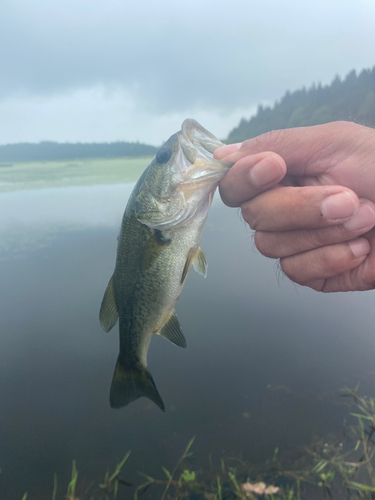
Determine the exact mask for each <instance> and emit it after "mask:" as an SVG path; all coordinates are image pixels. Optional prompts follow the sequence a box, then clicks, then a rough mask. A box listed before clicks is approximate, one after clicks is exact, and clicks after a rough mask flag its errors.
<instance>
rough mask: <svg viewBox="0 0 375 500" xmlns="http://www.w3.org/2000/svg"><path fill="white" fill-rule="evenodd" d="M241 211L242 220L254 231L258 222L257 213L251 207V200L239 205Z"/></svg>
mask: <svg viewBox="0 0 375 500" xmlns="http://www.w3.org/2000/svg"><path fill="white" fill-rule="evenodd" d="M241 213H242V217H243V218H244V220H245V221H246V222H247V223H248V224H249V226H250V227H251V229H253V230H254V231H256V230H257V229H258V227H259V224H260V217H259V213H257V211H256V210H254V209H253V204H252V203H251V201H248V202H246V203H243V204H242V205H241Z"/></svg>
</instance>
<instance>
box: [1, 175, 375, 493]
mask: <svg viewBox="0 0 375 500" xmlns="http://www.w3.org/2000/svg"><path fill="white" fill-rule="evenodd" d="M131 189H132V185H113V186H90V187H82V188H73V187H72V188H64V189H42V190H35V191H15V192H11V193H3V194H0V236H1V247H2V252H1V253H0V266H1V277H2V278H1V280H0V287H1V298H2V299H1V301H0V330H1V338H0V402H1V403H0V404H1V412H0V443H1V446H0V468H1V473H0V498H1V499H2V500H13V499H15V498H22V495H23V493H24V492H25V491H28V500H30V499H31V500H34V499H35V500H36V499H38V500H40V499H44V498H50V497H51V493H52V489H53V474H54V473H55V472H56V473H57V474H58V481H59V484H60V487H61V490H63V487H64V488H65V486H66V484H67V480H68V476H69V473H70V470H71V463H72V460H73V459H76V461H77V467H78V470H79V474H80V476H79V477H80V478H85V477H86V478H89V479H92V478H96V477H97V478H101V477H102V476H104V473H105V470H106V469H107V468H108V467H109V468H110V470H111V468H112V467H113V466H114V465H115V464H116V463H117V462H119V461H120V459H121V458H122V457H123V456H124V455H125V453H126V451H127V450H129V449H131V450H132V454H131V456H130V458H129V460H128V462H127V464H126V466H125V468H124V473H123V474H122V476H123V478H124V479H125V480H127V481H131V482H134V483H135V484H139V482H140V478H139V476H138V475H137V474H136V471H137V470H140V471H144V472H146V473H148V474H150V475H153V474H155V475H157V477H159V476H160V470H161V469H160V467H161V465H164V466H165V467H167V468H170V467H172V466H173V465H174V463H175V461H176V459H177V458H178V457H179V456H180V454H181V452H182V450H183V449H184V447H185V446H186V444H187V442H188V441H189V439H190V438H191V437H192V436H196V440H195V443H194V445H193V452H194V455H193V460H194V461H195V462H194V465H195V466H197V467H199V466H202V467H206V466H207V463H208V454H209V453H211V454H212V457H213V460H214V461H216V462H217V463H218V462H219V461H220V458H221V457H224V456H234V455H242V456H243V457H244V459H246V460H249V461H252V462H254V463H256V462H260V461H263V460H265V459H266V458H268V457H270V456H271V455H272V454H273V450H274V448H275V447H279V448H280V450H282V451H285V450H289V451H290V452H291V453H293V452H294V450H296V449H297V448H298V447H299V446H302V445H304V444H308V443H309V442H310V440H311V438H312V437H313V436H314V435H319V436H324V435H326V434H328V433H337V434H340V432H341V430H342V421H343V418H344V417H345V416H346V415H347V413H348V408H347V407H346V406H345V405H344V404H343V400H342V398H340V397H339V396H338V391H339V389H340V388H341V387H343V386H345V385H347V386H349V387H354V386H355V385H356V384H357V382H361V392H362V393H363V394H368V395H375V390H374V386H375V334H374V324H375V321H374V319H375V318H374V316H375V313H374V301H375V296H374V292H366V293H352V294H333V295H323V294H318V293H316V292H313V291H311V290H309V289H304V288H301V287H296V286H294V285H293V284H292V283H290V282H289V281H288V280H287V279H286V278H283V277H282V276H281V275H280V273H279V271H278V269H277V266H275V261H272V260H269V259H266V258H264V257H262V256H260V255H259V254H257V253H256V252H255V251H254V246H253V242H252V236H251V232H250V231H249V230H248V229H247V228H246V226H245V224H244V223H243V221H242V220H241V218H240V215H239V213H238V211H237V210H233V209H229V208H227V207H225V206H224V205H223V204H222V203H221V201H220V199H219V198H216V199H215V201H214V203H213V206H212V209H211V213H210V216H209V219H208V221H207V223H206V226H205V229H204V234H203V238H202V248H203V249H204V251H205V253H206V255H207V261H208V277H207V279H204V278H202V276H199V275H198V274H196V273H195V272H194V271H192V272H191V273H190V275H189V278H188V280H187V284H186V286H185V288H184V290H183V293H182V296H181V298H180V300H179V302H178V304H177V307H176V310H177V315H178V318H179V320H180V323H181V325H182V328H183V330H184V333H185V336H186V339H187V343H188V348H187V349H179V348H177V347H175V346H174V345H172V344H170V343H169V342H167V341H166V340H165V339H163V338H160V337H158V336H155V338H154V339H153V340H152V342H151V345H150V349H149V356H148V362H149V369H150V372H151V373H152V375H153V377H154V380H155V383H156V385H157V388H158V390H159V392H160V394H161V396H162V398H163V401H164V403H165V405H166V413H163V412H161V411H160V410H159V408H157V407H156V406H155V405H154V404H153V403H152V402H150V401H149V400H147V399H144V398H142V399H141V400H138V401H136V402H134V403H132V404H131V405H129V406H128V407H127V408H124V409H121V410H111V409H110V407H109V387H110V383H111V380H112V375H113V370H114V366H115V362H116V359H117V354H118V327H117V326H116V327H115V328H114V329H113V330H112V331H111V332H109V333H105V332H103V331H102V330H101V328H100V325H99V320H98V313H99V307H100V303H101V299H102V296H103V293H104V290H105V288H106V286H107V283H108V280H109V278H110V276H111V274H112V272H113V268H114V264H115V255H116V237H117V233H118V228H119V226H120V222H121V217H122V213H123V210H124V208H125V205H126V201H127V198H128V196H129V194H130V192H131ZM130 491H132V490H130ZM143 498H150V499H151V498H154V497H153V496H152V489H150V492H147V493H145V494H144V496H143Z"/></svg>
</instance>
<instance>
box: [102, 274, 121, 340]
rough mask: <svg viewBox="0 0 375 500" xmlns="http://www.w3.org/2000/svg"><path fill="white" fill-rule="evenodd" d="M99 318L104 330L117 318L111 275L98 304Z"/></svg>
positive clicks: (115, 321)
mask: <svg viewBox="0 0 375 500" xmlns="http://www.w3.org/2000/svg"><path fill="white" fill-rule="evenodd" d="M99 320H100V324H101V325H102V328H103V330H104V331H105V332H109V330H111V329H112V328H113V327H114V326H115V324H116V323H117V320H118V312H117V307H116V302H115V289H114V285H113V276H112V277H111V279H110V280H109V283H108V286H107V289H106V291H105V292H104V297H103V300H102V304H101V306H100V313H99Z"/></svg>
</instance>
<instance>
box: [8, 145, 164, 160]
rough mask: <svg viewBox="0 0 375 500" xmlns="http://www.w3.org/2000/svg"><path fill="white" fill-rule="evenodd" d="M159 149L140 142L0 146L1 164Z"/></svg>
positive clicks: (135, 153)
mask: <svg viewBox="0 0 375 500" xmlns="http://www.w3.org/2000/svg"><path fill="white" fill-rule="evenodd" d="M156 150H157V148H155V147H154V146H148V145H147V144H140V143H138V142H112V143H92V144H90V143H87V144H85V143H76V144H71V143H59V142H50V141H44V142H40V143H38V144H33V143H19V144H6V145H4V146H0V162H12V161H53V160H77V159H83V158H115V157H119V156H149V155H154V154H155V152H156Z"/></svg>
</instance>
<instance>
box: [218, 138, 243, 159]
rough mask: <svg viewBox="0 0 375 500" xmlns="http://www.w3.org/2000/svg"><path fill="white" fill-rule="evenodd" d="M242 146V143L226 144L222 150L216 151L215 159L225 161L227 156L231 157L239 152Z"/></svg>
mask: <svg viewBox="0 0 375 500" xmlns="http://www.w3.org/2000/svg"><path fill="white" fill-rule="evenodd" d="M241 146H242V142H237V143H235V144H226V145H225V146H221V147H220V148H217V149H216V151H215V152H214V157H215V158H216V159H217V160H221V161H223V160H224V159H225V157H226V156H229V155H231V154H232V153H235V152H236V151H238V150H239V149H240V148H241Z"/></svg>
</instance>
